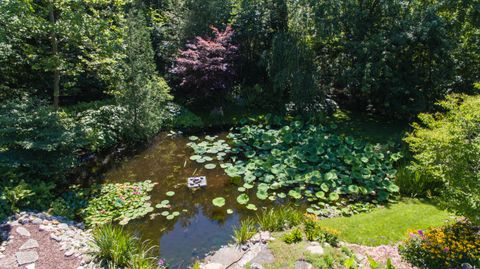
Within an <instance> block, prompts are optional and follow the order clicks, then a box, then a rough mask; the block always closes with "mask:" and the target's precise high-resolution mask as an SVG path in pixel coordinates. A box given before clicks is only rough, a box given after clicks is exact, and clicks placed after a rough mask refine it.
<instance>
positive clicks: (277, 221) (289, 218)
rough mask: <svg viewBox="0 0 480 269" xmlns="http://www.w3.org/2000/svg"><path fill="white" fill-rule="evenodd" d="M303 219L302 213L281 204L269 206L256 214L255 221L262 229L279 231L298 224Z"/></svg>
mask: <svg viewBox="0 0 480 269" xmlns="http://www.w3.org/2000/svg"><path fill="white" fill-rule="evenodd" d="M302 221H303V214H302V212H301V211H299V210H298V209H295V208H292V207H289V206H282V207H277V208H271V209H268V210H266V211H263V212H262V213H261V214H257V222H258V225H259V226H260V229H261V230H263V231H270V232H274V231H281V230H283V229H285V228H290V227H293V226H297V225H299V224H300V223H301V222H302Z"/></svg>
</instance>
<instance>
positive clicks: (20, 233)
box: [15, 227, 30, 237]
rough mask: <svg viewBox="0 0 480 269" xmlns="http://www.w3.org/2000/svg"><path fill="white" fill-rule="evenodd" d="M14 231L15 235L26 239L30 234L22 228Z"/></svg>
mask: <svg viewBox="0 0 480 269" xmlns="http://www.w3.org/2000/svg"><path fill="white" fill-rule="evenodd" d="M15 231H17V233H18V234H19V235H22V236H27V237H28V236H30V232H29V231H28V230H27V229H25V228H24V227H17V229H16V230H15Z"/></svg>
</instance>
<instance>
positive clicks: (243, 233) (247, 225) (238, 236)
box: [233, 219, 257, 244]
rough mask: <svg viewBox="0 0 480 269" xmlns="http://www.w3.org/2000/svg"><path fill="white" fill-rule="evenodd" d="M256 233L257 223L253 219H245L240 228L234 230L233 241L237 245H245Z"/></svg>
mask: <svg viewBox="0 0 480 269" xmlns="http://www.w3.org/2000/svg"><path fill="white" fill-rule="evenodd" d="M256 232H257V229H256V227H255V222H254V221H253V220H252V219H245V220H242V221H241V222H240V226H239V227H235V228H234V229H233V239H234V240H235V243H237V244H244V243H246V242H247V241H248V240H249V239H250V238H252V236H254V235H255V233H256Z"/></svg>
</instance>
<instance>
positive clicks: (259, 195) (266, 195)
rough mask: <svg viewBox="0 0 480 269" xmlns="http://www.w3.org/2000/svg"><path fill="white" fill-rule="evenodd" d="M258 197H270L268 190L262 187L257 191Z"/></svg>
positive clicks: (261, 198) (262, 198)
mask: <svg viewBox="0 0 480 269" xmlns="http://www.w3.org/2000/svg"><path fill="white" fill-rule="evenodd" d="M257 197H258V199H260V200H265V199H267V198H268V192H267V191H266V190H263V189H260V190H258V191H257Z"/></svg>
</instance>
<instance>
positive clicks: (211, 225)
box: [105, 133, 268, 268]
mask: <svg viewBox="0 0 480 269" xmlns="http://www.w3.org/2000/svg"><path fill="white" fill-rule="evenodd" d="M218 135H219V136H220V137H222V136H225V135H226V134H225V133H220V134H218ZM188 142H189V141H188V138H187V137H176V138H171V137H168V136H166V135H161V136H160V137H159V138H158V139H157V140H156V141H155V143H154V144H153V145H152V146H150V147H149V148H148V149H146V150H144V151H143V152H140V153H138V154H137V155H135V156H133V157H132V158H129V159H128V160H124V161H122V162H119V163H118V165H116V166H115V167H113V168H112V169H111V170H110V171H108V172H107V173H106V175H105V179H106V182H127V181H128V182H135V181H143V180H151V181H152V182H156V183H157V185H156V186H155V187H154V189H153V191H152V193H151V196H152V198H151V202H152V205H155V204H157V203H160V202H161V201H162V200H164V199H168V200H169V201H170V204H171V205H172V209H170V211H179V212H181V214H180V216H179V217H177V218H175V219H173V220H167V219H166V218H165V217H164V216H161V215H158V216H156V217H155V218H153V219H152V218H151V217H149V216H147V217H145V218H142V219H139V220H135V221H131V222H130V223H129V224H128V225H127V228H128V229H131V230H133V231H134V232H135V233H138V234H139V236H140V237H141V238H142V239H145V240H150V241H151V242H152V243H153V244H155V245H159V247H160V255H161V257H163V258H164V259H166V260H167V262H168V263H169V264H170V265H171V267H170V268H187V266H188V265H190V264H191V263H192V262H193V261H194V260H195V259H196V258H202V257H203V256H204V255H205V254H206V253H208V252H209V251H211V250H215V249H218V248H219V247H220V246H221V245H224V244H226V243H228V242H230V241H231V240H232V237H231V235H232V229H233V227H234V226H235V225H237V224H238V223H239V222H240V220H241V219H243V218H245V217H247V216H254V215H255V214H256V212H255V211H252V210H248V209H246V208H245V206H244V205H240V204H238V203H237V201H236V198H237V196H238V195H239V192H238V191H237V188H238V186H237V185H235V184H233V183H232V182H231V180H230V178H229V177H228V176H227V175H225V173H224V172H223V169H222V168H220V167H219V166H217V168H215V169H212V170H207V169H205V168H204V167H203V165H200V164H197V163H196V162H194V161H191V160H190V159H189V157H190V154H191V152H192V151H191V149H190V148H188V147H187V146H186V143H188ZM191 176H206V177H207V187H204V188H201V189H196V190H193V189H189V188H188V187H187V178H188V177H191ZM167 191H174V192H175V195H174V196H172V197H168V196H167V195H166V192H167ZM215 197H224V198H225V200H226V203H225V206H223V207H222V208H219V207H216V206H214V205H213V204H212V199H213V198H215ZM250 202H251V203H254V204H255V205H256V206H257V207H258V208H260V206H266V205H267V203H268V202H263V201H260V200H258V199H256V197H255V195H250ZM227 209H232V210H233V214H227ZM163 210H164V209H155V211H154V212H153V213H160V212H162V211H163Z"/></svg>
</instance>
